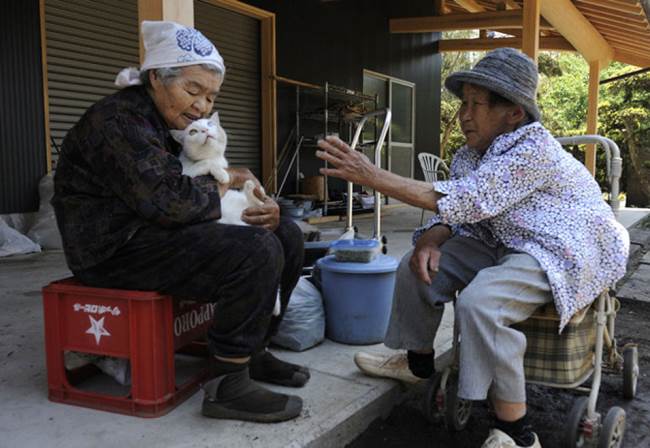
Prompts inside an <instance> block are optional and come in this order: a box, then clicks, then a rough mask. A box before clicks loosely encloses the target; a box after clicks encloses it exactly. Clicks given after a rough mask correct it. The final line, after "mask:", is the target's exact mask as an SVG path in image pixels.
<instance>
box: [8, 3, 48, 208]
mask: <svg viewBox="0 0 650 448" xmlns="http://www.w3.org/2000/svg"><path fill="white" fill-rule="evenodd" d="M42 89H43V79H42V71H41V42H40V22H39V11H38V0H6V1H3V2H2V12H1V13H0V213H17V212H27V211H34V210H37V209H38V181H39V179H40V178H41V176H43V175H44V174H45V172H46V169H47V168H46V152H45V151H46V150H45V129H44V118H43V92H42Z"/></svg>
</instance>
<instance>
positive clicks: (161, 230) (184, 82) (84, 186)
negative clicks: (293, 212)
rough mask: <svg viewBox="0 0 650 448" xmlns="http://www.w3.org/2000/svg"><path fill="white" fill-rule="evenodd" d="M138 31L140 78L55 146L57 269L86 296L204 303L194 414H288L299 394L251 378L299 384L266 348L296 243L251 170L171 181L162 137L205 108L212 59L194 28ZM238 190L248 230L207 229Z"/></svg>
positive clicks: (212, 51)
mask: <svg viewBox="0 0 650 448" xmlns="http://www.w3.org/2000/svg"><path fill="white" fill-rule="evenodd" d="M142 35H143V41H144V47H145V51H146V53H145V59H144V63H143V65H142V67H141V70H136V69H133V68H130V69H125V70H123V71H122V72H120V74H119V75H118V77H117V79H116V84H117V85H118V86H119V87H122V90H120V91H118V92H117V93H115V94H113V95H110V96H108V97H106V98H104V99H102V100H101V101H99V102H97V103H96V104H94V105H93V106H92V107H91V108H90V109H88V111H87V112H86V113H85V114H84V116H83V117H82V118H81V119H80V120H79V122H78V123H77V124H76V125H75V126H74V127H73V128H72V129H71V130H70V131H69V132H68V134H67V136H66V138H65V140H64V142H63V146H62V151H61V155H60V158H59V164H58V169H57V171H56V174H55V178H54V182H55V195H54V198H53V200H52V203H53V205H54V208H55V211H56V216H57V221H58V225H59V229H60V231H61V234H62V237H63V243H64V250H65V255H66V260H67V263H68V266H69V267H70V269H71V270H72V272H73V273H74V274H75V276H76V277H77V279H79V280H80V281H81V282H83V283H85V284H87V285H90V286H97V287H109V288H123V289H140V290H157V291H161V292H164V293H167V294H172V295H174V296H175V297H179V298H192V299H197V300H206V301H210V302H213V303H215V304H216V308H215V318H214V322H213V324H212V326H211V328H210V330H209V332H208V335H207V337H208V344H209V349H210V352H211V354H212V355H213V357H212V359H211V361H212V366H213V375H214V379H213V380H212V381H210V382H209V383H208V384H206V387H205V389H206V394H205V398H204V401H203V407H202V413H203V415H205V416H208V417H214V418H231V419H238V420H247V421H260V422H275V421H282V420H287V419H291V418H294V417H296V416H298V415H299V414H300V411H301V409H302V400H301V399H300V398H299V397H297V396H294V395H286V394H281V393H275V392H271V391H269V390H268V389H266V388H263V387H261V386H259V385H258V384H257V383H255V382H253V381H252V380H259V381H266V382H270V383H275V384H281V385H285V386H293V387H301V386H303V385H304V384H305V383H306V382H307V381H308V379H309V371H308V370H307V369H306V368H304V367H301V366H297V365H295V364H290V363H286V362H284V361H281V360H279V359H277V358H275V357H274V356H273V355H271V353H270V352H268V351H267V350H266V346H267V345H268V342H269V340H270V337H271V336H272V335H273V333H274V332H275V331H276V329H277V326H278V324H279V322H280V320H281V318H282V313H283V312H284V310H285V309H286V306H287V303H288V300H289V296H290V293H291V291H292V290H293V288H294V286H295V285H296V282H297V281H298V278H299V275H300V272H301V269H302V257H303V246H302V234H301V232H300V230H299V229H298V227H297V226H296V225H295V224H293V223H292V222H290V221H285V220H284V219H283V218H280V217H279V212H278V206H277V204H276V203H275V202H274V201H273V200H272V199H270V198H268V197H267V196H266V195H265V194H264V192H263V190H262V189H261V188H260V187H259V182H258V181H257V180H256V179H255V178H254V176H253V175H252V174H251V173H250V171H248V170H245V169H234V168H226V171H227V174H228V176H226V178H225V180H227V182H223V181H224V179H220V180H221V183H218V182H217V181H216V180H215V179H214V178H213V177H212V176H210V175H203V176H197V177H189V176H186V175H184V174H183V172H182V165H181V162H180V161H179V158H178V156H179V154H180V151H181V148H180V146H179V144H178V143H177V142H176V141H175V140H174V139H173V138H172V137H171V135H170V131H172V130H182V129H185V128H186V127H187V126H188V125H190V124H192V123H193V122H194V121H196V120H199V119H201V118H205V117H207V116H208V114H209V113H210V112H211V110H212V108H213V107H214V104H215V100H216V98H217V94H218V93H219V90H220V88H221V85H222V82H223V80H224V75H225V66H224V63H223V59H222V58H221V56H220V55H219V53H218V51H217V49H216V48H215V47H214V46H213V45H212V43H211V42H210V41H208V40H207V39H206V38H205V37H204V36H203V35H202V34H201V33H200V32H198V31H197V30H195V29H192V28H187V27H183V26H181V25H179V24H176V23H173V22H147V21H145V22H143V23H142ZM250 180H253V181H254V182H255V185H258V187H256V188H255V190H254V194H255V196H256V198H257V199H258V202H257V205H255V206H253V207H249V208H247V209H246V210H245V211H244V212H243V214H242V220H243V221H244V222H245V223H246V224H249V225H226V224H222V223H218V222H217V220H218V219H219V218H220V217H221V214H222V202H221V198H222V196H224V195H225V193H226V191H227V190H228V189H230V188H241V187H242V186H243V185H244V183H245V182H246V181H250ZM249 183H250V182H249ZM278 290H279V291H280V293H279V302H280V304H281V306H280V310H279V315H278V316H275V315H274V314H273V310H274V305H275V304H276V299H277V297H278Z"/></svg>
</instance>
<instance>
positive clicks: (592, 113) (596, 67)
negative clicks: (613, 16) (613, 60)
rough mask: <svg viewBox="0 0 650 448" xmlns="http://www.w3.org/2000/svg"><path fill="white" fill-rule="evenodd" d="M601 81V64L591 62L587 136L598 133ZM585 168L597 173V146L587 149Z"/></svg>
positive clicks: (590, 146) (591, 145)
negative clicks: (599, 88)
mask: <svg viewBox="0 0 650 448" xmlns="http://www.w3.org/2000/svg"><path fill="white" fill-rule="evenodd" d="M599 81H600V62H599V61H591V62H589V102H588V105H587V134H596V133H597V132H598V93H599V92H598V87H599ZM585 166H586V167H587V169H588V170H589V172H590V173H591V174H592V175H593V174H595V173H596V145H594V144H589V145H586V147H585Z"/></svg>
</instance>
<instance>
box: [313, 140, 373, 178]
mask: <svg viewBox="0 0 650 448" xmlns="http://www.w3.org/2000/svg"><path fill="white" fill-rule="evenodd" d="M318 147H319V148H320V149H321V151H316V156H317V157H318V158H320V159H322V160H325V161H327V162H328V163H329V164H330V166H333V167H334V168H331V167H330V168H321V169H320V172H321V174H326V175H328V176H334V177H340V178H341V179H345V180H347V181H350V182H352V183H355V184H359V185H365V186H372V184H373V180H374V179H375V178H376V177H377V175H378V172H377V168H376V167H375V165H374V164H373V163H372V162H370V160H369V159H368V157H366V156H365V154H363V153H361V152H359V151H353V150H352V148H350V146H349V145H348V144H347V143H345V142H344V141H343V140H341V139H340V138H338V137H333V136H329V137H326V138H325V140H319V141H318Z"/></svg>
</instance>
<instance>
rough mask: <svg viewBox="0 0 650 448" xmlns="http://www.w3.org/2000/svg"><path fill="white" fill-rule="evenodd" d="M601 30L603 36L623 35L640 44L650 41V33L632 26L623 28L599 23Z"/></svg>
mask: <svg viewBox="0 0 650 448" xmlns="http://www.w3.org/2000/svg"><path fill="white" fill-rule="evenodd" d="M598 28H600V32H601V33H602V35H603V36H615V37H622V38H624V39H628V40H631V41H632V42H636V43H639V44H645V45H647V44H648V42H649V41H650V35H649V34H648V33H644V32H642V31H637V30H634V29H632V28H621V27H615V26H609V25H599V26H598Z"/></svg>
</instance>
